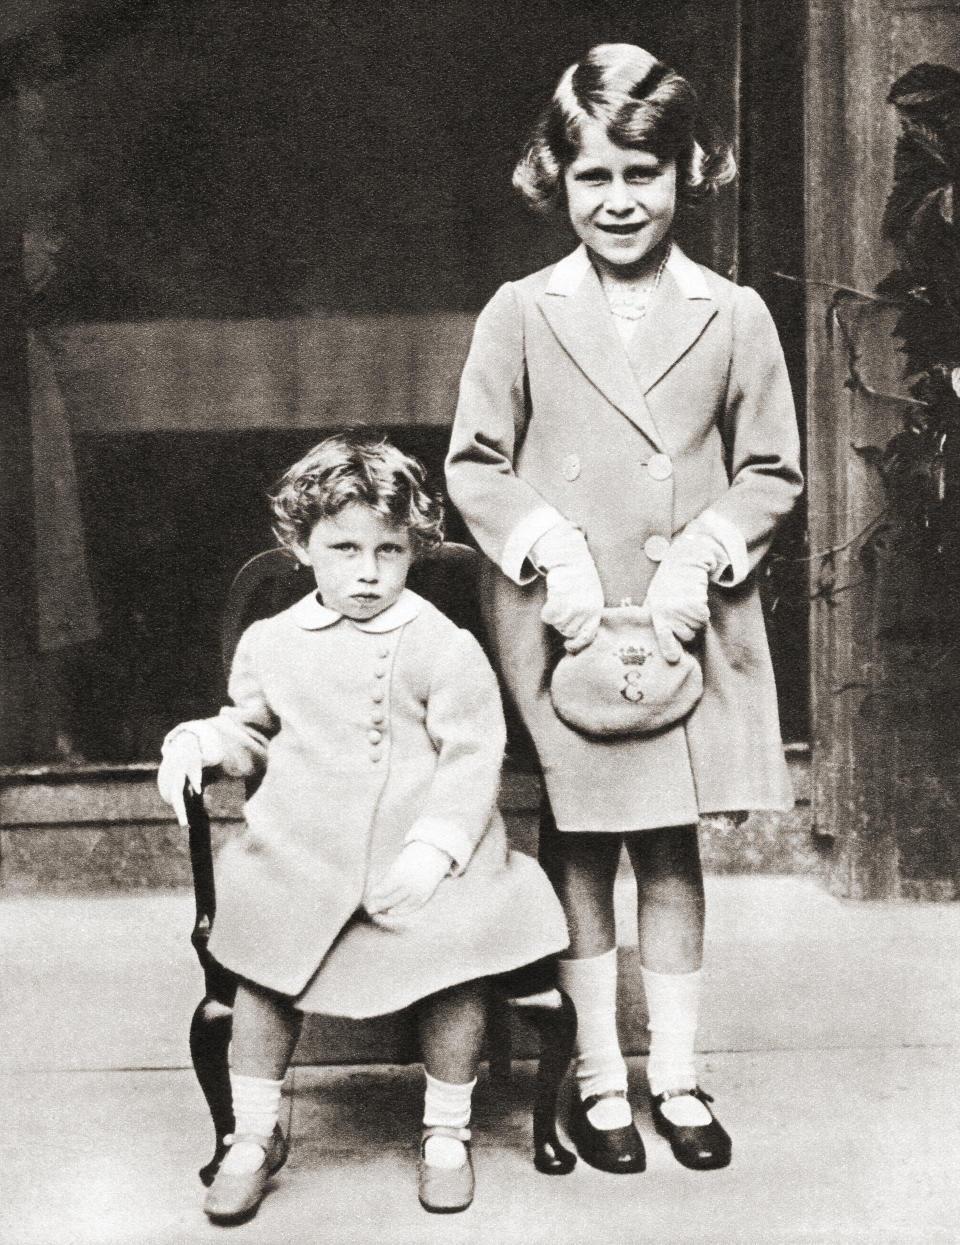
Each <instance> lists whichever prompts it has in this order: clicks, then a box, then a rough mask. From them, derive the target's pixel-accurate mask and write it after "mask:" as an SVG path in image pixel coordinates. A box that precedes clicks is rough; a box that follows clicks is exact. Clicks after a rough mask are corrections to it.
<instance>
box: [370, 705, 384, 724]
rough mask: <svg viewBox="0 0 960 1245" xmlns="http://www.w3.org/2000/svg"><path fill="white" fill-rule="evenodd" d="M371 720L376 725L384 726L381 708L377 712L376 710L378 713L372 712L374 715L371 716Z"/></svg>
mask: <svg viewBox="0 0 960 1245" xmlns="http://www.w3.org/2000/svg"><path fill="white" fill-rule="evenodd" d="M370 721H371V722H372V723H373V724H374V726H382V725H383V714H382V713H381V712H380V710H379V709H378V710H377V712H376V713H374V714H372V715H371V717H370Z"/></svg>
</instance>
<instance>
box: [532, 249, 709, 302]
mask: <svg viewBox="0 0 960 1245" xmlns="http://www.w3.org/2000/svg"><path fill="white" fill-rule="evenodd" d="M590 267H591V264H590V256H589V255H588V254H587V248H586V247H585V246H584V245H583V244H582V243H581V244H580V246H578V247H577V249H576V250H575V251H574V252H573V253H572V254H571V255H566V256H564V258H563V259H561V260H560V262H559V263H558V264H557V265H556V266H555V267H554V270H553V272H552V273H551V274H550V280H549V282H548V283H547V293H548V294H559V295H560V296H561V297H567V296H569V295H571V294H575V293H576V291H577V290H578V289H579V287H580V282H581V281H582V280H583V279H584V277H585V276H586V275H587V273H588V272H589V270H590ZM666 271H667V272H669V274H670V276H671V277H673V279H674V281H675V282H676V284H677V288H678V289H679V291H680V293H681V294H682V295H683V297H684V298H711V297H712V295H711V293H710V287H709V286H708V285H707V282H706V280H705V278H704V275H703V273H702V272H701V271H700V269H699V268H698V267H697V265H696V264H695V263H694V262H693V260H692V259H688V258H687V256H686V255H684V253H683V251H681V250H680V248H679V247H678V246H677V244H676V243H675V242H671V243H670V252H669V254H668V255H667V263H666Z"/></svg>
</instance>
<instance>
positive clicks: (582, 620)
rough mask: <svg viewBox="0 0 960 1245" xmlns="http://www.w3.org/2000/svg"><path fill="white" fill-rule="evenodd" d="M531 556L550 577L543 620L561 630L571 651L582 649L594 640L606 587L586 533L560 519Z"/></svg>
mask: <svg viewBox="0 0 960 1245" xmlns="http://www.w3.org/2000/svg"><path fill="white" fill-rule="evenodd" d="M530 558H531V560H532V561H533V564H534V566H536V567H537V568H538V569H539V570H540V571H541V572H542V573H543V575H544V576H545V578H546V581H547V599H546V602H545V604H544V607H543V609H542V610H541V611H540V618H541V621H542V622H544V623H546V625H547V626H548V627H553V628H555V629H556V630H557V631H559V632H560V634H561V635H562V636H563V637H564V639H565V641H566V643H565V645H564V647H565V648H566V650H567V652H568V653H579V652H580V650H581V649H584V648H586V647H587V645H588V644H592V643H593V640H594V639H595V637H596V634H597V630H598V628H599V626H600V613H601V611H602V610H603V587H602V585H601V583H600V576H599V575H598V574H597V568H596V567H595V566H594V564H593V558H592V557H591V556H590V551H589V549H588V548H587V542H586V540H585V539H584V536H583V533H582V532H580V531H578V530H577V528H575V527H573V525H572V524H570V523H559V524H557V526H556V527H552V528H550V530H549V531H547V532H545V533H544V535H543V536H541V537H540V539H539V540H538V541H537V543H536V544H535V545H534V546H533V548H532V549H531V550H530Z"/></svg>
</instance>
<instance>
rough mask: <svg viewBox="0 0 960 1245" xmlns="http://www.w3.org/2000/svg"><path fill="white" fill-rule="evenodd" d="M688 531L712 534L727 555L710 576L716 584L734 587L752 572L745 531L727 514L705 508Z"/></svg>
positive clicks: (689, 526) (688, 527) (687, 528)
mask: <svg viewBox="0 0 960 1245" xmlns="http://www.w3.org/2000/svg"><path fill="white" fill-rule="evenodd" d="M685 530H686V531H688V532H703V533H704V534H705V535H707V536H712V537H713V539H714V540H715V541H716V542H717V544H718V545H719V546H720V548H721V549H722V550H723V552H724V555H725V557H726V562H725V563H723V564H722V565H720V566H718V567H717V569H716V570H715V571H714V572H713V573H712V574H711V576H710V578H711V579H712V580H713V582H714V583H715V584H720V585H721V587H724V588H732V587H733V586H734V585H735V584H739V583H741V582H742V581H743V580H744V579H746V577H747V576H748V575H749V574H750V558H749V555H748V554H747V542H746V541H745V540H744V538H743V533H742V532H741V531H740V529H739V528H738V527H737V525H736V524H735V523H732V522H731V521H730V519H728V518H727V517H726V515H723V514H720V513H719V512H718V511H716V510H710V509H707V510H704V512H703V514H701V515H698V517H697V518H696V519H694V520H693V522H692V523H690V524H688V525H687V527H686V529H685Z"/></svg>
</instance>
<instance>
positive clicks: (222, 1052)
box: [190, 996, 234, 1185]
mask: <svg viewBox="0 0 960 1245" xmlns="http://www.w3.org/2000/svg"><path fill="white" fill-rule="evenodd" d="M232 1021H233V1012H232V1010H231V1009H230V1008H228V1007H225V1006H224V1004H223V1003H220V1002H218V1001H217V1000H216V999H212V998H210V997H209V996H208V997H207V998H205V999H204V1000H203V1001H202V1002H201V1003H200V1004H199V1005H198V1007H197V1009H196V1011H195V1012H194V1013H193V1020H192V1021H191V1022H190V1057H191V1059H192V1060H193V1070H194V1072H195V1073H196V1076H197V1080H198V1081H199V1082H200V1088H201V1089H202V1090H203V1096H204V1098H206V1100H207V1106H208V1107H209V1109H210V1115H211V1118H212V1119H213V1127H214V1130H215V1132H216V1148H215V1150H214V1154H213V1158H212V1159H211V1160H210V1162H209V1163H207V1164H206V1165H205V1166H203V1167H201V1168H200V1173H199V1174H200V1179H201V1180H202V1181H203V1183H204V1184H205V1185H209V1184H211V1183H212V1181H213V1178H214V1176H215V1175H216V1174H217V1170H218V1169H219V1167H220V1163H221V1162H222V1161H223V1156H224V1154H225V1153H226V1150H227V1147H226V1144H225V1142H224V1140H223V1139H224V1137H225V1136H226V1135H227V1133H232V1132H233V1127H234V1119H233V1095H232V1093H231V1091H230V1067H229V1061H228V1058H227V1048H228V1047H229V1045H230V1029H231V1024H232Z"/></svg>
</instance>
